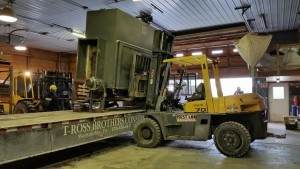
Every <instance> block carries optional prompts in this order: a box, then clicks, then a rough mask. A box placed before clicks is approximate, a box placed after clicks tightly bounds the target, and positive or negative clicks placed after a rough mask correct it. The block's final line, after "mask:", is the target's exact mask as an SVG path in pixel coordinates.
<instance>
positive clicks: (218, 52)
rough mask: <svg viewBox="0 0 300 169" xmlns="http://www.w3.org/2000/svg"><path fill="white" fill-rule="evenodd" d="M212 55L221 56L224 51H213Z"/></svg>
mask: <svg viewBox="0 0 300 169" xmlns="http://www.w3.org/2000/svg"><path fill="white" fill-rule="evenodd" d="M211 53H212V54H213V55H215V54H221V53H223V50H213V51H211Z"/></svg>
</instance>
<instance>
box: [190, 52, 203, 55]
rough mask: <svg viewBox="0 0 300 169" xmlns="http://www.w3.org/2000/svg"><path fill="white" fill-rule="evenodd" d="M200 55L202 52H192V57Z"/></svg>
mask: <svg viewBox="0 0 300 169" xmlns="http://www.w3.org/2000/svg"><path fill="white" fill-rule="evenodd" d="M197 55H202V52H193V53H192V56H197Z"/></svg>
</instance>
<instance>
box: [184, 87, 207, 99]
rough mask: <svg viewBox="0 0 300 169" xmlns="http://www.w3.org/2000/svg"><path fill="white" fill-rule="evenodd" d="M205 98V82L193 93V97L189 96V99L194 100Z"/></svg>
mask: <svg viewBox="0 0 300 169" xmlns="http://www.w3.org/2000/svg"><path fill="white" fill-rule="evenodd" d="M204 99H205V88H204V83H200V84H199V85H198V86H197V88H196V91H195V92H194V93H193V95H192V97H189V98H187V100H188V101H194V100H204Z"/></svg>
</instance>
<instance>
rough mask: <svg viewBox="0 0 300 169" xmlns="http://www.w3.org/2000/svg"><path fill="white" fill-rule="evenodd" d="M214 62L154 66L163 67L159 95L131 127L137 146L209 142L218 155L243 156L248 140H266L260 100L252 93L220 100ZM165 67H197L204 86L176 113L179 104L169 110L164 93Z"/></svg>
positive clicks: (199, 59)
mask: <svg viewBox="0 0 300 169" xmlns="http://www.w3.org/2000/svg"><path fill="white" fill-rule="evenodd" d="M218 62H219V61H218V60H210V59H208V58H207V57H206V55H200V56H187V57H182V58H171V59H168V58H167V59H164V60H163V64H165V65H164V66H162V65H160V66H159V67H165V70H164V71H162V72H163V73H162V75H163V78H162V79H163V80H161V81H162V82H161V85H160V86H159V88H160V92H159V96H158V98H157V99H154V100H156V102H154V103H156V104H152V105H155V106H152V107H150V108H148V110H147V112H146V114H144V118H143V119H142V120H140V121H138V122H137V123H136V125H135V127H134V138H135V140H136V142H137V145H138V146H140V147H146V148H152V147H156V146H158V145H159V144H160V143H161V142H162V141H163V140H198V141H206V140H209V139H212V138H213V140H214V143H215V146H216V147H217V149H218V150H219V151H220V152H221V153H222V154H224V155H226V156H228V157H235V158H238V157H242V156H244V155H245V154H246V153H247V152H248V150H249V147H250V143H251V142H252V141H254V140H255V139H264V138H266V137H267V120H266V114H265V106H264V103H263V98H262V97H261V96H259V95H258V94H254V93H249V94H240V95H232V96H223V93H222V89H221V83H220V77H219V70H218ZM171 64H179V65H183V66H184V67H188V66H190V65H198V66H200V67H201V72H202V77H203V81H204V83H201V84H200V85H199V86H198V87H197V89H196V92H195V93H194V94H193V95H192V97H190V98H187V102H186V103H185V104H184V106H183V110H179V109H178V107H179V106H177V107H176V108H174V101H172V98H170V97H167V94H166V92H164V91H166V87H167V84H168V79H169V73H170V68H171ZM209 68H211V69H212V72H213V75H214V78H215V82H216V88H217V93H218V97H216V98H214V97H213V96H212V89H211V84H210V72H209ZM158 76H161V75H158ZM153 91H154V90H153ZM172 96H174V94H173V95H172ZM168 99H169V100H168ZM175 102H176V101H175ZM166 103H167V104H166ZM170 103H171V104H170ZM175 105H176V104H175ZM162 107H164V108H163V109H162Z"/></svg>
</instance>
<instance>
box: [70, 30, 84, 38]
mask: <svg viewBox="0 0 300 169" xmlns="http://www.w3.org/2000/svg"><path fill="white" fill-rule="evenodd" d="M71 33H72V34H73V35H75V36H78V37H81V38H86V36H85V34H84V33H82V32H79V31H76V30H74V29H71Z"/></svg>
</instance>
